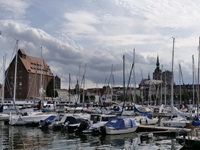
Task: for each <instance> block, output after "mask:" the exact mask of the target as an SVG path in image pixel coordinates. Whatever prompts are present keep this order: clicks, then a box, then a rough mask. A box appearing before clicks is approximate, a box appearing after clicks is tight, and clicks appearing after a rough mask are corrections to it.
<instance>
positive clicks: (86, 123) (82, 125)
mask: <svg viewBox="0 0 200 150" xmlns="http://www.w3.org/2000/svg"><path fill="white" fill-rule="evenodd" d="M89 127H90V123H89V121H87V120H84V121H82V122H81V123H80V125H79V126H78V128H77V129H76V131H75V132H76V133H77V134H80V133H82V131H83V130H86V129H88V128H89Z"/></svg>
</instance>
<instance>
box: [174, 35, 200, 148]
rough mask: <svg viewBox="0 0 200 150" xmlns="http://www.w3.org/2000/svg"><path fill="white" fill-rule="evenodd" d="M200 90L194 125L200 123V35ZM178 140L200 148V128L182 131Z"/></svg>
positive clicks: (199, 58) (199, 66)
mask: <svg viewBox="0 0 200 150" xmlns="http://www.w3.org/2000/svg"><path fill="white" fill-rule="evenodd" d="M198 51H199V52H198V53H199V56H198V91H197V98H198V99H197V114H196V115H197V117H196V118H195V120H193V121H192V125H193V126H199V125H200V119H199V69H200V37H199V46H198ZM176 140H177V141H178V143H179V144H181V145H183V146H184V148H189V149H199V147H200V129H199V128H194V129H193V130H192V132H180V133H179V135H178V136H177V137H176Z"/></svg>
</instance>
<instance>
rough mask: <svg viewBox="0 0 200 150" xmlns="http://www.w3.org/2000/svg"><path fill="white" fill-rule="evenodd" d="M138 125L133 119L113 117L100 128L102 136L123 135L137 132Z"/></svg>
mask: <svg viewBox="0 0 200 150" xmlns="http://www.w3.org/2000/svg"><path fill="white" fill-rule="evenodd" d="M138 126H139V123H137V122H136V120H135V119H134V118H133V117H127V118H122V117H115V118H111V119H109V120H108V122H107V123H106V124H105V125H104V126H102V127H101V133H102V134H111V135H115V134H125V133H132V132H135V131H136V130H137V128H138Z"/></svg>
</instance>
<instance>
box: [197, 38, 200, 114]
mask: <svg viewBox="0 0 200 150" xmlns="http://www.w3.org/2000/svg"><path fill="white" fill-rule="evenodd" d="M198 50H199V57H198V80H197V82H198V84H197V86H198V91H197V117H198V116H199V68H200V37H199V46H198Z"/></svg>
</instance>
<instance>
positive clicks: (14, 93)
mask: <svg viewBox="0 0 200 150" xmlns="http://www.w3.org/2000/svg"><path fill="white" fill-rule="evenodd" d="M18 42H19V40H17V42H16V56H15V76H14V91H13V102H14V103H13V104H15V100H16V86H17V61H18V60H17V59H18Z"/></svg>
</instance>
